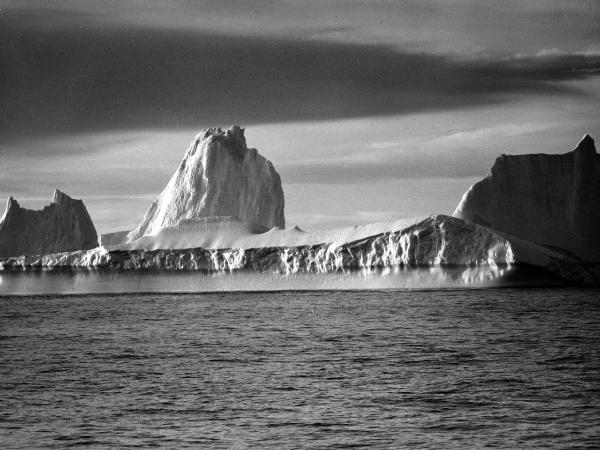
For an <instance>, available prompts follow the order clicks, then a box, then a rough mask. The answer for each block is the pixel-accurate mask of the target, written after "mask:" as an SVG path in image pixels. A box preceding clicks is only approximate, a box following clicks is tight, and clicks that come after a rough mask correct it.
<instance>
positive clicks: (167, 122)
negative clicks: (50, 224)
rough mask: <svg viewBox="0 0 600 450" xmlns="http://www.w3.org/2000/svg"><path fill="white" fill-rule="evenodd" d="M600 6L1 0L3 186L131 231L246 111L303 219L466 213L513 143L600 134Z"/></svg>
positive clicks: (565, 2)
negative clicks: (192, 153)
mask: <svg viewBox="0 0 600 450" xmlns="http://www.w3.org/2000/svg"><path fill="white" fill-rule="evenodd" d="M599 19H600V4H599V3H598V2H596V1H586V0H576V1H575V0H573V1H571V0H548V1H544V2H541V1H537V0H520V1H517V0H506V1H503V2H493V1H480V0H449V1H433V0H418V1H417V0H414V1H412V0H408V1H403V2H389V1H385V0H373V1H368V2H367V1H359V0H347V1H342V0H331V1H327V2H325V1H320V0H318V1H317V0H315V1H310V0H306V1H275V0H273V1H267V0H261V1H256V0H250V1H229V0H222V1H191V0H190V1H187V0H176V1H161V0H147V1H136V0H131V1H117V0H104V1H91V0H87V1H86V0H81V1H75V0H56V1H53V2H47V1H35V0H34V1H32V0H19V1H2V0H0V163H1V165H0V170H1V171H2V172H1V177H0V194H1V195H5V196H8V195H9V194H13V195H16V196H17V197H18V198H20V199H24V200H25V204H27V200H28V199H29V200H31V201H32V202H34V203H35V202H38V200H36V199H40V198H46V197H50V196H51V192H47V191H49V190H52V189H53V188H54V187H58V188H61V189H62V190H65V191H66V192H67V193H72V194H73V195H74V196H76V197H77V196H79V197H83V198H84V200H86V204H88V205H89V206H88V207H89V208H90V211H91V213H92V216H93V218H94V219H95V220H96V221H97V223H98V224H99V228H100V229H101V231H105V230H106V229H107V228H111V229H115V228H122V227H130V226H133V225H134V224H135V223H136V222H137V221H138V220H139V217H138V215H141V214H142V213H143V210H144V209H145V208H146V206H147V203H148V201H149V199H151V198H152V197H153V196H154V195H155V194H157V193H158V191H160V189H161V188H162V186H164V183H166V181H167V180H168V178H169V176H170V174H171V173H172V172H173V170H174V169H175V167H176V166H177V164H178V161H179V160H180V158H181V155H182V154H183V151H184V149H185V146H186V144H187V142H188V141H189V140H191V139H192V137H193V135H194V134H195V132H197V131H198V130H199V129H200V128H202V127H206V126H228V125H230V124H233V123H239V124H242V125H245V126H247V127H248V129H247V135H248V141H249V144H250V145H251V146H256V147H258V148H259V150H260V151H261V152H262V153H263V154H265V155H266V156H267V157H268V158H270V159H271V160H272V161H273V163H274V164H275V166H276V167H277V168H278V169H279V171H280V172H281V173H282V177H283V180H284V185H285V186H284V187H285V189H286V195H287V197H288V199H289V201H288V202H287V211H288V213H289V214H290V215H291V216H293V217H296V218H299V220H298V221H299V222H300V225H302V224H306V223H307V222H308V223H316V224H331V223H336V224H350V223H352V222H351V221H352V220H358V219H356V218H357V217H369V214H370V215H371V217H375V216H377V217H387V215H411V214H413V213H414V214H421V213H423V212H436V211H437V212H451V209H452V207H453V205H454V203H455V202H458V200H459V197H460V194H461V193H462V191H464V189H465V188H466V187H468V185H469V183H471V182H472V181H475V180H476V179H477V177H480V176H482V175H484V174H485V172H486V170H487V168H488V167H489V165H490V164H491V163H492V162H493V159H494V158H495V156H496V155H497V154H498V153H500V152H502V153H523V152H527V151H545V152H549V153H556V152H564V151H568V150H569V149H570V148H572V147H574V146H575V145H576V143H577V142H576V140H577V139H578V138H579V137H580V136H581V135H582V134H583V133H584V132H589V133H592V134H593V133H596V132H600V128H599V127H598V123H597V119H596V118H597V115H598V112H599V107H598V104H600V102H599V101H598V100H600V95H599V94H600V85H599V79H600V77H598V75H599V74H600V20H599ZM415 179H417V180H420V183H421V184H417V183H415V182H413V181H412V180H415ZM441 179H445V180H452V181H445V182H444V183H446V187H442V186H443V184H444V183H442V182H441V181H439V180H441ZM423 180H430V181H423ZM436 180H437V181H436ZM357 183H358V184H360V185H361V189H360V193H357V192H356V191H355V190H353V187H352V184H357ZM424 183H429V185H430V186H438V187H439V189H433V190H431V189H430V190H428V189H426V188H424ZM324 186H325V187H324ZM323 189H327V190H328V197H330V200H331V203H329V204H327V205H325V204H323V203H321V204H319V203H317V202H316V200H315V198H318V197H319V196H318V195H315V192H319V191H320V190H323ZM382 191H383V192H385V194H381V195H380V194H378V193H380V192H382ZM399 192H401V193H399ZM109 197H110V200H109V199H108V198H109ZM457 197H458V198H457ZM36 206H39V205H38V204H36ZM370 208H372V210H370ZM115 211H120V212H119V213H118V214H116V213H115ZM129 211H135V214H131V215H126V214H124V212H129ZM353 214H354V215H353ZM342 216H343V217H345V218H343V219H341V217H342ZM352 217H354V219H352ZM361 220H363V219H361ZM365 220H366V219H365Z"/></svg>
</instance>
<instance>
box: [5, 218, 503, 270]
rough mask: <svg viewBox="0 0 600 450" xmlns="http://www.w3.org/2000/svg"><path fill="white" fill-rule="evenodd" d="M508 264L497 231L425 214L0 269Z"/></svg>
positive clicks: (32, 260) (60, 257)
mask: <svg viewBox="0 0 600 450" xmlns="http://www.w3.org/2000/svg"><path fill="white" fill-rule="evenodd" d="M512 262H514V256H513V253H512V249H511V246H510V243H509V242H508V241H507V240H506V239H505V238H503V237H502V236H500V235H499V234H497V233H495V232H493V231H492V230H489V229H487V228H485V227H481V226H478V225H475V224H472V223H467V222H464V221H462V220H459V219H455V218H453V217H448V216H441V215H440V216H431V217H429V218H427V219H425V220H423V221H421V222H419V223H417V224H414V225H412V226H410V227H408V228H406V229H404V230H400V231H396V232H385V233H380V234H376V235H373V236H369V237H365V238H363V239H359V240H356V241H352V242H334V243H330V242H321V243H313V244H309V245H302V246H295V247H286V246H278V247H261V248H250V249H242V248H233V249H205V248H192V249H173V250H113V251H107V250H105V249H103V248H102V247H100V248H99V249H93V250H90V251H88V252H76V253H70V254H69V253H62V254H56V255H44V256H36V257H29V258H27V257H19V258H10V259H8V260H6V261H4V262H2V266H3V267H5V268H28V267H56V266H72V267H82V266H96V267H98V266H100V267H108V268H113V269H117V270H139V269H145V270H203V271H229V270H237V269H246V270H253V271H258V272H275V273H281V274H292V273H298V272H307V273H329V272H337V271H345V270H353V269H371V268H383V267H398V266H405V267H413V266H444V265H450V266H453V265H456V266H479V265H492V266H493V265H504V264H510V263H512Z"/></svg>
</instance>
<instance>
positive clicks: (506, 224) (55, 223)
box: [0, 126, 600, 286]
mask: <svg viewBox="0 0 600 450" xmlns="http://www.w3.org/2000/svg"><path fill="white" fill-rule="evenodd" d="M57 192H58V191H57ZM61 195H64V194H61ZM65 197H66V196H65ZM67 198H68V197H67ZM68 199H69V200H70V201H71V202H80V201H74V200H71V199H70V198H68ZM12 202H14V200H12V199H9V206H8V207H7V213H6V214H5V218H4V219H3V221H2V224H0V245H2V247H0V248H1V250H2V254H1V258H0V267H1V268H2V270H3V271H4V272H5V273H8V272H15V271H27V270H35V269H44V268H93V269H98V270H103V271H108V272H110V273H132V272H145V273H160V272H163V271H164V272H172V271H178V272H187V273H193V272H208V273H226V272H248V273H262V274H265V273H266V274H278V275H281V276H284V277H286V276H290V275H294V274H302V273H305V274H341V273H348V272H355V271H364V270H369V271H371V270H375V269H378V270H387V269H390V268H394V269H395V270H398V269H402V270H401V271H400V272H401V273H404V274H406V273H407V272H406V270H408V269H410V270H412V269H415V270H416V269H419V270H421V272H419V273H423V272H422V270H423V269H426V270H425V273H426V274H430V275H431V276H434V275H433V274H436V275H435V276H438V275H439V273H440V272H439V271H440V270H442V269H443V270H448V271H452V273H454V274H458V275H456V276H457V277H458V278H459V279H461V280H462V281H463V282H464V284H465V285H467V286H468V285H469V283H470V281H471V280H473V279H474V278H477V277H479V278H480V279H483V278H485V279H492V278H496V277H499V278H502V277H507V276H508V275H507V274H509V273H511V272H512V271H514V269H515V268H517V269H522V270H525V271H531V270H534V271H541V272H543V273H544V274H546V275H548V276H550V277H551V278H552V279H556V280H559V281H560V282H566V283H578V284H588V285H591V284H599V283H600V241H599V238H598V233H597V232H595V231H596V227H597V225H598V224H599V223H600V157H599V156H598V154H597V152H596V149H595V146H594V141H593V140H592V138H591V137H589V136H586V137H585V138H584V139H583V140H582V141H581V143H580V144H579V145H578V146H577V147H576V148H575V150H573V151H572V152H569V153H566V154H564V155H545V154H533V155H520V156H506V155H503V156H501V157H500V158H498V159H497V160H496V162H495V163H494V165H493V167H492V169H491V171H490V173H489V174H488V176H487V177H486V178H484V179H483V180H482V181H480V182H478V183H476V184H475V185H473V186H472V187H471V188H470V189H469V190H468V191H467V192H466V193H465V195H464V196H463V199H462V200H461V202H460V203H459V205H458V207H457V208H456V211H455V213H454V217H451V216H446V215H440V214H438V215H432V216H429V217H421V218H414V219H403V220H398V221H395V222H382V223H373V224H369V225H363V226H356V227H348V228H344V229H338V230H326V231H318V232H307V231H304V230H302V229H300V228H298V227H290V228H287V229H286V228H285V217H284V194H283V189H282V186H281V179H280V177H279V174H278V173H277V171H276V170H275V168H274V167H273V164H272V163H271V162H270V161H268V160H266V159H265V158H264V157H263V156H262V155H260V154H259V153H258V151H257V150H256V149H253V148H248V146H247V145H246V139H245V137H244V129H243V128H241V127H239V126H233V127H231V128H230V129H228V130H226V131H223V130H221V129H220V128H210V129H207V130H204V131H202V132H201V133H200V134H198V135H197V136H196V137H195V138H194V139H193V141H192V142H191V144H190V146H189V147H188V149H187V151H186V152H185V156H184V158H183V161H182V162H181V164H180V166H179V168H178V169H177V170H176V172H175V173H174V174H173V176H172V178H171V180H170V181H169V183H168V184H167V186H166V187H165V189H164V190H163V191H162V192H161V193H160V195H159V196H158V197H157V198H156V200H155V201H154V202H153V203H152V204H151V205H150V207H149V208H148V211H147V212H146V214H145V216H144V218H143V219H142V220H141V222H140V224H139V225H138V226H137V227H136V228H135V229H134V230H131V231H121V232H117V233H109V234H106V235H102V237H101V243H102V245H101V246H98V244H97V239H96V237H95V236H96V235H95V230H94V228H93V224H91V220H89V216H87V211H85V207H84V206H83V203H77V205H78V206H77V207H76V208H75V207H74V206H70V207H68V208H67V207H66V206H65V207H62V208H56V207H55V209H54V210H53V211H54V212H53V213H52V214H49V213H44V214H42V215H41V216H40V217H42V216H43V217H44V219H39V220H38V219H35V220H34V219H26V218H24V219H19V220H20V221H17V220H15V219H14V218H12V217H13V214H14V213H10V214H8V213H9V212H10V210H11V209H13V208H15V207H14V206H11V204H12ZM57 203H61V201H58V202H57ZM69 204H70V203H69ZM51 206H52V205H51ZM47 208H48V207H47ZM26 211H28V210H26ZM44 211H46V209H44ZM32 213H33V212H28V213H26V214H25V216H27V217H34V216H33V215H32ZM38 213H39V212H38ZM84 213H85V214H84ZM25 216H23V217H25ZM47 216H48V217H50V218H46V217H47ZM7 217H8V219H7ZM35 217H38V216H35ZM86 218H87V219H86ZM31 223H35V224H38V223H40V224H41V225H29V226H30V228H25V227H23V225H21V224H31ZM49 223H51V224H52V225H51V226H48V224H49ZM32 226H33V228H31V227H32ZM36 227H37V228H36ZM34 229H35V230H40V229H44V230H48V231H44V232H40V231H37V232H35V233H37V234H33V233H32V231H31V230H34ZM49 230H52V231H51V232H49ZM9 242H18V245H13V244H11V245H12V246H10V247H9V246H7V245H9V244H8V243H9ZM426 276H427V275H426Z"/></svg>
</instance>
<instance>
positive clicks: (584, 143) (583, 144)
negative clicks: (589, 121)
mask: <svg viewBox="0 0 600 450" xmlns="http://www.w3.org/2000/svg"><path fill="white" fill-rule="evenodd" d="M574 151H575V153H580V152H581V153H586V154H587V153H592V154H594V155H595V154H596V146H595V145H594V140H593V139H592V137H591V136H590V135H589V134H586V135H585V136H584V137H583V139H581V141H579V144H577V147H575V150H574Z"/></svg>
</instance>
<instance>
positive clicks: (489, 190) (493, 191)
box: [454, 135, 600, 261]
mask: <svg viewBox="0 0 600 450" xmlns="http://www.w3.org/2000/svg"><path fill="white" fill-rule="evenodd" d="M454 216H455V217H458V218H461V219H464V220H467V221H470V222H474V223H477V224H479V225H485V226H488V227H491V228H493V229H495V230H498V231H500V232H503V233H507V234H510V235H513V236H516V237H519V238H522V239H525V240H527V241H531V242H533V243H536V244H539V245H541V246H545V247H547V248H550V249H554V250H556V251H558V252H563V253H565V254H568V255H571V256H573V257H576V258H579V259H582V260H585V261H600V232H599V231H600V155H598V153H596V148H595V146H594V140H593V139H592V138H591V137H590V136H588V135H586V136H585V137H584V138H583V139H582V140H581V142H580V143H579V145H578V146H577V147H576V148H575V149H574V150H573V151H571V152H569V153H565V154H562V155H546V154H541V153H540V154H529V155H517V156H513V155H509V156H507V155H502V156H500V157H499V158H498V159H496V162H495V163H494V165H493V167H492V169H491V170H490V172H489V174H488V175H487V177H486V178H484V179H483V180H481V181H479V182H478V183H476V184H474V185H473V186H471V188H470V189H469V190H468V191H467V192H466V193H465V194H464V196H463V198H462V200H461V202H460V204H459V205H458V207H457V208H456V211H455V212H454Z"/></svg>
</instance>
